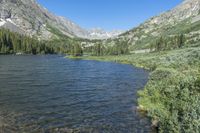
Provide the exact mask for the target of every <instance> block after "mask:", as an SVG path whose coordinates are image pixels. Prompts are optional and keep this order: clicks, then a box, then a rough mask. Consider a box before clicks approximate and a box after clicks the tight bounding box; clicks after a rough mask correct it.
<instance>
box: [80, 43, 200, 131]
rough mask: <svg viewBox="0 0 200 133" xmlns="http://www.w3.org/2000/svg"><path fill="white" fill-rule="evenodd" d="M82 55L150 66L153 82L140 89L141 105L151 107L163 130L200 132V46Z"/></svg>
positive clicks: (150, 78) (154, 118)
mask: <svg viewBox="0 0 200 133" xmlns="http://www.w3.org/2000/svg"><path fill="white" fill-rule="evenodd" d="M79 59H80V58H79ZM82 59H87V60H99V61H114V62H119V63H126V64H132V65H134V66H137V67H142V68H145V69H149V70H150V71H151V74H150V77H149V82H148V83H147V85H146V86H145V88H144V89H143V90H141V91H139V92H138V95H139V99H138V105H139V107H140V108H141V109H142V110H145V111H147V115H148V116H149V117H151V118H152V121H154V123H155V122H156V124H158V126H159V132H161V133H162V132H169V133H179V132H187V133H199V131H200V75H199V72H200V71H199V70H200V47H195V48H185V49H179V50H172V51H163V52H157V53H145V54H132V55H123V56H101V57H94V56H92V57H91V56H88V57H82ZM157 122H158V123H157Z"/></svg>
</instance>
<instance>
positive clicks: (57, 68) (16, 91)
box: [0, 55, 150, 133]
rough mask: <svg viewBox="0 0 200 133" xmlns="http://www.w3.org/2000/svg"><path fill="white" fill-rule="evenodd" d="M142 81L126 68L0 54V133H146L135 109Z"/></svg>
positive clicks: (145, 125) (138, 74)
mask: <svg viewBox="0 0 200 133" xmlns="http://www.w3.org/2000/svg"><path fill="white" fill-rule="evenodd" d="M147 78H148V73H147V72H146V71H144V70H141V69H137V68H133V67H131V66H130V65H122V64H116V63H105V62H97V61H83V60H69V59H64V58H63V57H61V56H55V55H54V56H50V55H48V56H11V55H7V56H0V129H1V130H0V132H5V133H9V132H11V133H12V132H13V133H18V132H19V133H22V132H29V133H30V132H33V133H38V132H45V133H46V132H47V133H48V132H53V133H54V132H55V133H56V132H61V133H62V132H63V133H64V132H66V133H68V132H69V133H70V132H81V133H90V132H91V133H143V132H149V131H150V127H149V125H150V122H149V121H148V120H147V119H146V118H141V117H139V115H138V114H137V113H136V112H135V110H134V108H135V107H136V104H137V101H136V99H137V93H136V92H137V90H138V89H140V88H143V86H144V85H145V84H146V82H147Z"/></svg>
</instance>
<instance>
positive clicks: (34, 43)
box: [0, 29, 55, 54]
mask: <svg viewBox="0 0 200 133" xmlns="http://www.w3.org/2000/svg"><path fill="white" fill-rule="evenodd" d="M0 53H1V54H14V53H25V54H53V53H55V52H54V49H53V48H52V47H50V46H48V45H47V44H46V43H45V42H43V41H38V40H37V39H34V38H31V37H27V36H24V35H20V34H18V33H13V32H10V31H9V30H6V29H0Z"/></svg>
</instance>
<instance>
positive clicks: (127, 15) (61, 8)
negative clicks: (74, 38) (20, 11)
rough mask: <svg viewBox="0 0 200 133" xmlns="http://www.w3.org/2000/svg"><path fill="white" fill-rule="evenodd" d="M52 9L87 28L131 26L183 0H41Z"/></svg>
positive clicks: (110, 28)
mask: <svg viewBox="0 0 200 133" xmlns="http://www.w3.org/2000/svg"><path fill="white" fill-rule="evenodd" d="M37 1H38V3H40V4H41V5H42V6H44V7H45V8H47V9H48V10H49V11H51V12H52V13H54V14H56V15H59V16H64V17H66V18H68V19H70V20H72V21H73V22H75V23H76V24H78V25H80V26H81V27H83V28H98V27H99V28H103V29H105V30H115V29H119V30H127V29H130V28H133V27H135V26H137V25H139V24H140V23H142V22H144V21H145V20H146V19H148V18H150V17H152V16H155V15H158V14H160V13H162V12H164V11H167V10H169V9H171V8H173V7H175V6H176V5H178V4H180V3H181V1H182V0H37Z"/></svg>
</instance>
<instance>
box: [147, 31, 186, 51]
mask: <svg viewBox="0 0 200 133" xmlns="http://www.w3.org/2000/svg"><path fill="white" fill-rule="evenodd" d="M185 41H186V38H185V36H184V34H180V35H175V36H172V37H163V36H161V37H159V39H157V40H156V41H155V42H154V43H151V45H150V50H151V51H155V52H159V51H164V50H171V49H177V48H182V47H183V46H184V45H185Z"/></svg>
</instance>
